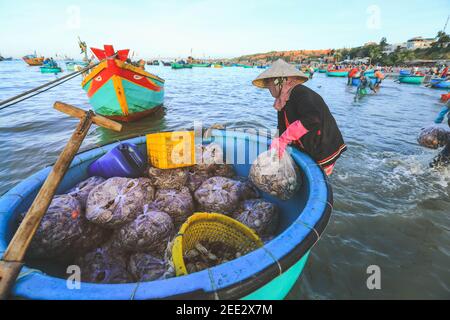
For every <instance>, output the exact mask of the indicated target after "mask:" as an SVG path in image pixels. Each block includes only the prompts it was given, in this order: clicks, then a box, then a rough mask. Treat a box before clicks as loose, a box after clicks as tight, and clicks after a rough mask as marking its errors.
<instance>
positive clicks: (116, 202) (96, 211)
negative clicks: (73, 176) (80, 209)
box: [86, 178, 155, 229]
mask: <svg viewBox="0 0 450 320" xmlns="http://www.w3.org/2000/svg"><path fill="white" fill-rule="evenodd" d="M154 194H155V189H154V187H153V186H152V184H151V182H150V180H149V179H146V178H138V179H128V178H111V179H108V180H106V182H104V183H102V184H100V185H98V186H97V187H95V188H94V189H93V190H92V191H91V193H90V194H89V197H88V201H87V205H86V217H87V219H89V220H90V221H91V222H93V223H96V224H98V225H101V226H104V227H107V228H112V229H113V228H118V227H120V226H122V225H124V224H126V223H128V222H130V221H133V220H134V219H135V218H136V217H137V216H138V215H139V214H141V213H142V210H143V207H144V205H145V204H148V203H150V202H152V201H153V199H154Z"/></svg>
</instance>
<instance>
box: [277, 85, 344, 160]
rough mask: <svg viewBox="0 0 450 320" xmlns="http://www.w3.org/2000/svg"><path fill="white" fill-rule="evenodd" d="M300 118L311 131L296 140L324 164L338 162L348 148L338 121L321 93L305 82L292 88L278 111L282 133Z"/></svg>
mask: <svg viewBox="0 0 450 320" xmlns="http://www.w3.org/2000/svg"><path fill="white" fill-rule="evenodd" d="M297 120H300V122H301V123H302V124H303V126H304V127H305V128H306V129H307V130H308V133H307V134H305V135H304V136H303V137H301V138H300V139H299V140H298V141H296V142H295V143H294V146H296V147H298V148H299V149H301V150H302V151H304V152H306V153H307V154H309V155H310V156H311V157H312V158H313V159H314V160H315V161H316V162H317V163H318V164H319V165H321V166H322V167H326V166H330V165H332V164H334V163H335V162H336V160H337V159H338V158H339V157H340V155H341V154H342V153H343V152H344V151H345V150H346V149H347V146H346V145H345V143H344V140H343V138H342V134H341V132H340V130H339V128H338V126H337V123H336V121H335V119H334V117H333V116H332V114H331V112H330V110H329V109H328V106H327V105H326V103H325V101H324V100H323V99H322V97H321V96H320V95H319V94H317V93H316V92H314V91H313V90H311V89H309V88H308V87H306V86H304V85H298V86H296V87H294V89H292V92H291V95H290V97H289V100H288V102H287V103H286V106H285V107H284V108H283V109H282V110H281V111H279V112H278V130H279V131H280V135H281V134H283V132H284V131H285V130H286V128H287V127H288V126H289V125H290V124H292V123H294V122H295V121H297Z"/></svg>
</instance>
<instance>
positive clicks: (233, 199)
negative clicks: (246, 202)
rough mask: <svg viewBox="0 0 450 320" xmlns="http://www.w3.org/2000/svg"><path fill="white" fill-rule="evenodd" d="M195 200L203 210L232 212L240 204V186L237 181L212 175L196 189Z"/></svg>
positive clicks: (223, 212)
mask: <svg viewBox="0 0 450 320" xmlns="http://www.w3.org/2000/svg"><path fill="white" fill-rule="evenodd" d="M194 196H195V200H196V201H197V203H198V204H199V207H200V209H201V210H203V211H205V212H215V213H222V214H231V213H233V212H234V210H235V209H236V208H237V206H238V205H239V188H238V186H237V184H236V181H234V180H231V179H228V178H224V177H212V178H210V179H208V180H206V181H205V182H204V183H203V184H202V185H201V186H200V187H199V188H198V189H197V191H195V194H194Z"/></svg>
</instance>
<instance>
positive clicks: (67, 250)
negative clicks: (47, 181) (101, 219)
mask: <svg viewBox="0 0 450 320" xmlns="http://www.w3.org/2000/svg"><path fill="white" fill-rule="evenodd" d="M25 215H26V212H25V213H22V214H21V215H20V220H23V218H24V217H25ZM91 236H92V237H93V238H92V239H89V237H91ZM106 237H107V234H106V233H105V231H104V230H102V229H101V228H99V227H97V226H94V225H91V224H89V223H88V222H87V221H86V219H85V218H84V216H83V212H82V209H81V205H80V203H79V201H78V200H77V199H75V198H74V197H72V196H70V195H59V196H55V197H54V198H53V200H52V202H51V204H50V207H49V208H48V210H47V212H46V214H45V215H44V217H43V218H42V220H41V223H40V225H39V228H38V229H37V232H36V234H35V235H34V238H33V240H32V242H31V245H30V248H29V250H28V256H29V257H30V258H36V259H52V258H56V259H57V260H64V259H66V258H72V257H74V256H75V255H77V254H79V253H80V252H83V251H85V250H87V249H90V248H92V247H95V246H97V245H99V244H100V243H101V242H103V241H105V240H106Z"/></svg>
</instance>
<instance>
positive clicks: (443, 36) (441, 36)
mask: <svg viewBox="0 0 450 320" xmlns="http://www.w3.org/2000/svg"><path fill="white" fill-rule="evenodd" d="M449 43H450V36H449V35H448V34H447V33H445V32H444V31H439V32H438V34H437V36H436V41H435V42H433V43H432V45H431V46H432V47H433V48H445V47H447V46H448V44H449Z"/></svg>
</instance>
